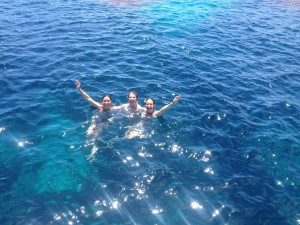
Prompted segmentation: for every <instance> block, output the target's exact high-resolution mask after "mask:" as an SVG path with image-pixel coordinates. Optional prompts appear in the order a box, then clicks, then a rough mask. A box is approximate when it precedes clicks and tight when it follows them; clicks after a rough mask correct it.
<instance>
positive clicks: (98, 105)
mask: <svg viewBox="0 0 300 225" xmlns="http://www.w3.org/2000/svg"><path fill="white" fill-rule="evenodd" d="M75 85H76V87H77V89H78V91H79V92H80V94H81V95H82V96H83V97H84V99H85V100H86V101H87V102H88V103H90V104H91V105H92V106H94V107H96V108H98V109H102V105H101V104H100V103H99V102H96V101H95V100H94V99H92V98H91V97H90V96H89V95H88V94H87V93H85V92H84V91H83V90H82V89H81V87H80V86H81V83H80V81H79V80H76V81H75Z"/></svg>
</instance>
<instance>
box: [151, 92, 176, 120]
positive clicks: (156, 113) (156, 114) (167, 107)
mask: <svg viewBox="0 0 300 225" xmlns="http://www.w3.org/2000/svg"><path fill="white" fill-rule="evenodd" d="M180 99H181V97H180V96H176V97H175V98H174V100H173V101H172V102H171V103H170V104H168V105H165V106H164V107H162V108H161V109H160V110H158V111H155V112H154V113H153V115H154V116H162V115H163V113H164V112H165V111H166V110H168V109H169V108H171V107H172V106H173V105H175V104H176V103H177V102H178V101H179V100H180Z"/></svg>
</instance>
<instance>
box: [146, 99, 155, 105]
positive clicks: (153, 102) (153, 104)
mask: <svg viewBox="0 0 300 225" xmlns="http://www.w3.org/2000/svg"><path fill="white" fill-rule="evenodd" d="M149 99H150V100H152V101H153V105H155V100H154V99H153V98H150V97H149V98H146V99H145V103H146V102H147V101H148V100H149Z"/></svg>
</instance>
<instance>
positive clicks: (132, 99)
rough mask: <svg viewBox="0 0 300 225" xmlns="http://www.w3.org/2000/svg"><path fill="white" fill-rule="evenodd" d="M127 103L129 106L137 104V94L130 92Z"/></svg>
mask: <svg viewBox="0 0 300 225" xmlns="http://www.w3.org/2000/svg"><path fill="white" fill-rule="evenodd" d="M128 103H129V105H136V104H137V94H136V93H135V92H130V93H129V95H128Z"/></svg>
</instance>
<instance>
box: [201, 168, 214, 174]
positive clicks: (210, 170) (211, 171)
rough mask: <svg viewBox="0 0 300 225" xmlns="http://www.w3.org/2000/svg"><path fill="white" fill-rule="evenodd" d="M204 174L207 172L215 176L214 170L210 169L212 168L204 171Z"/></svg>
mask: <svg viewBox="0 0 300 225" xmlns="http://www.w3.org/2000/svg"><path fill="white" fill-rule="evenodd" d="M204 172H205V173H209V174H212V175H213V174H215V172H214V171H213V169H212V168H210V167H209V168H206V169H205V170H204Z"/></svg>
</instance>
